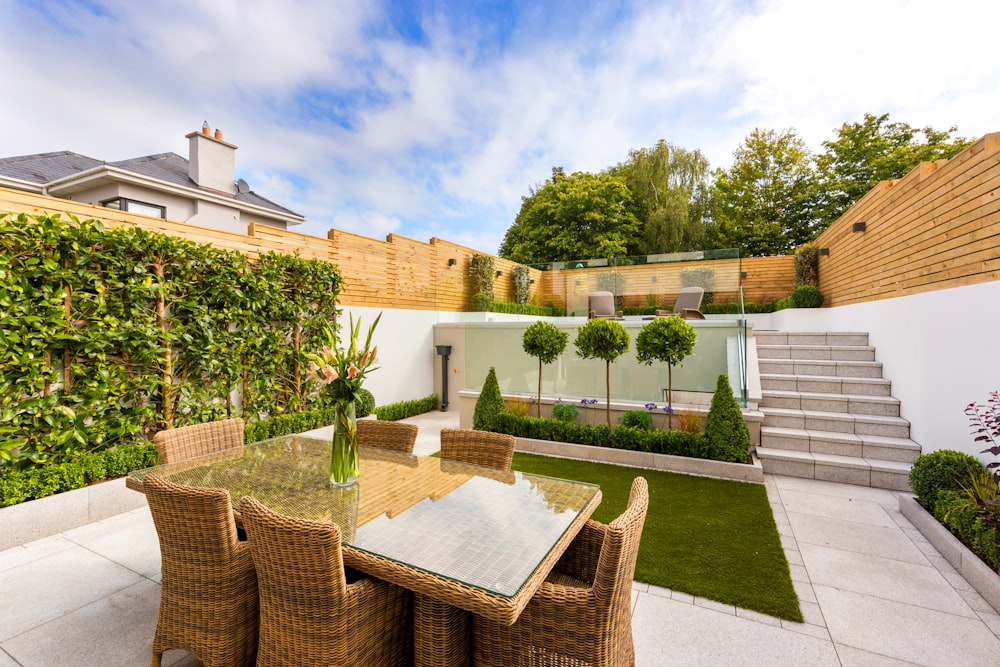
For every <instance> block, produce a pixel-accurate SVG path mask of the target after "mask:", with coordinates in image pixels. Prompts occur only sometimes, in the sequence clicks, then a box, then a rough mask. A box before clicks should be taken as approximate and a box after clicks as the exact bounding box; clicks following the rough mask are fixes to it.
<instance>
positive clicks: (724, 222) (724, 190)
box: [711, 128, 816, 257]
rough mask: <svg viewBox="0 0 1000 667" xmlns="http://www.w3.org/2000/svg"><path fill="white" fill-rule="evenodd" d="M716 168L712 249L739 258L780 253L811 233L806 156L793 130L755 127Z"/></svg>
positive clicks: (810, 181) (810, 186)
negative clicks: (724, 166)
mask: <svg viewBox="0 0 1000 667" xmlns="http://www.w3.org/2000/svg"><path fill="white" fill-rule="evenodd" d="M734 156H735V160H734V162H733V165H732V166H731V167H730V168H729V169H728V170H721V169H720V170H717V171H716V172H715V181H714V183H713V185H712V191H711V212H712V222H713V225H714V230H713V233H714V234H715V235H716V236H715V241H716V247H738V248H740V250H741V253H742V255H743V256H744V257H761V256H767V255H783V254H786V253H788V252H791V250H792V249H793V248H795V247H797V246H799V245H802V244H803V243H806V242H808V241H811V240H812V239H813V236H814V235H815V231H816V229H815V222H814V220H813V217H812V203H813V200H814V197H815V183H814V181H815V174H814V172H813V170H812V156H811V155H810V154H809V150H808V149H807V148H806V145H805V142H803V141H802V139H801V138H800V137H799V136H798V135H797V134H796V133H795V131H794V130H785V131H783V132H775V131H773V130H762V129H759V128H758V129H755V130H754V131H753V132H751V133H750V134H749V135H748V136H747V138H746V139H744V140H743V143H741V144H740V145H739V147H738V148H737V149H736V150H735V151H734Z"/></svg>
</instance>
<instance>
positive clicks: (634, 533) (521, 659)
mask: <svg viewBox="0 0 1000 667" xmlns="http://www.w3.org/2000/svg"><path fill="white" fill-rule="evenodd" d="M648 504H649V490H648V488H647V486H646V480H645V479H644V478H642V477H637V478H636V479H635V481H633V482H632V493H631V495H630V496H629V502H628V508H627V509H626V510H625V512H624V513H623V514H622V515H621V516H619V517H618V518H617V519H615V520H614V521H612V522H611V523H610V524H608V525H604V524H601V523H598V522H596V521H588V522H587V524H586V525H585V526H584V527H583V530H582V531H580V533H579V534H578V535H577V536H576V538H575V539H574V540H573V543H572V544H570V546H569V549H568V550H567V551H566V553H565V554H563V556H562V558H561V559H560V560H559V562H558V563H557V564H556V567H555V568H554V569H553V571H552V573H550V574H549V576H548V578H547V579H546V580H545V583H544V584H542V587H541V588H540V589H538V592H537V593H535V595H534V597H532V598H531V602H529V603H528V606H527V607H525V609H524V611H523V612H522V613H521V616H520V617H519V618H518V619H517V622H516V623H514V625H512V626H506V625H503V624H502V623H495V622H493V621H489V620H486V619H484V618H482V617H479V616H477V617H475V620H474V622H475V626H474V630H473V637H474V664H476V665H487V666H490V665H495V666H503V667H506V666H508V665H529V664H530V665H533V666H534V665H560V666H562V665H566V666H570V665H572V666H583V665H588V666H593V667H597V666H601V665H634V664H635V650H634V647H633V643H632V621H631V613H630V604H631V592H632V577H633V575H634V574H635V560H636V557H637V556H638V552H639V540H640V538H641V536H642V526H643V523H644V522H645V519H646V508H647V506H648Z"/></svg>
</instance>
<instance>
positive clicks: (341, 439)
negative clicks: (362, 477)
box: [330, 401, 358, 487]
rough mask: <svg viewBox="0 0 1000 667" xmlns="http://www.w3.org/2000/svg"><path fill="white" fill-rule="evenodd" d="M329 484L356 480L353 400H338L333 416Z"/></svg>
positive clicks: (336, 485) (356, 435)
mask: <svg viewBox="0 0 1000 667" xmlns="http://www.w3.org/2000/svg"><path fill="white" fill-rule="evenodd" d="M330 449H331V451H330V485H331V486H335V487H343V486H351V485H352V484H354V483H355V482H357V481H358V419H357V417H356V416H355V410H354V401H338V402H337V404H336V411H335V414H334V418H333V443H332V445H331V448H330Z"/></svg>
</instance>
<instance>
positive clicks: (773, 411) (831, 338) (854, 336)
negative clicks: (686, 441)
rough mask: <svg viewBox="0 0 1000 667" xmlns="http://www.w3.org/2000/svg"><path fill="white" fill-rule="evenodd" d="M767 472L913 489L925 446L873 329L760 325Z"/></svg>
mask: <svg viewBox="0 0 1000 667" xmlns="http://www.w3.org/2000/svg"><path fill="white" fill-rule="evenodd" d="M754 339H755V340H756V343H757V359H758V365H759V369H760V384H761V401H760V404H759V409H760V411H761V412H762V413H763V414H764V421H763V423H762V424H761V430H760V445H759V446H758V447H757V458H758V459H759V460H760V462H761V466H762V467H763V469H764V472H766V473H772V474H776V475H789V476H792V477H808V478H815V479H825V480H830V481H834V482H845V483H848V484H858V485H861V486H874V487H879V488H884V489H896V490H900V491H909V490H910V487H909V483H908V475H909V471H910V464H912V463H913V461H915V460H916V459H917V456H919V455H920V445H918V444H917V443H915V442H913V441H912V440H910V423H909V422H908V421H906V420H905V419H902V418H901V417H900V416H899V401H898V400H896V399H894V398H892V396H891V393H890V389H891V384H890V382H889V380H886V379H884V378H883V377H882V364H880V363H879V362H877V361H875V348H873V347H870V346H869V345H868V334H867V333H781V332H772V331H755V332H754Z"/></svg>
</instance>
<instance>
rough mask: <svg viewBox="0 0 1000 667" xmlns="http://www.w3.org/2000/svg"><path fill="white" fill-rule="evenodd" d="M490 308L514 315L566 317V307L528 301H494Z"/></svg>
mask: <svg viewBox="0 0 1000 667" xmlns="http://www.w3.org/2000/svg"><path fill="white" fill-rule="evenodd" d="M490 310H491V311H493V312H494V313H511V314H514V315H539V316H545V317H564V316H565V315H566V309H565V308H559V307H558V306H533V305H531V304H528V303H505V302H503V301H494V302H493V305H492V306H491V307H490Z"/></svg>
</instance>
